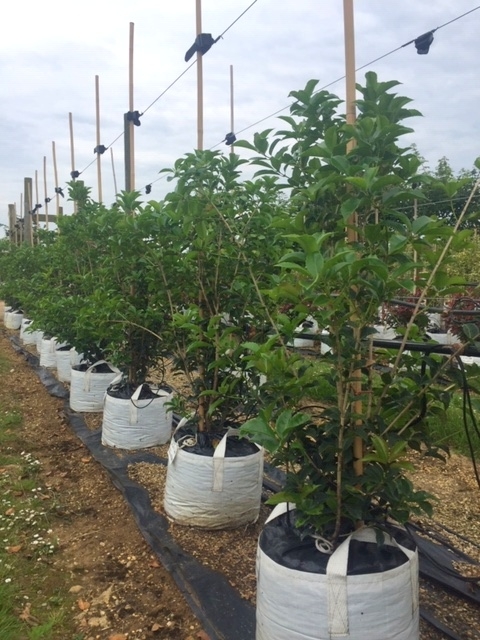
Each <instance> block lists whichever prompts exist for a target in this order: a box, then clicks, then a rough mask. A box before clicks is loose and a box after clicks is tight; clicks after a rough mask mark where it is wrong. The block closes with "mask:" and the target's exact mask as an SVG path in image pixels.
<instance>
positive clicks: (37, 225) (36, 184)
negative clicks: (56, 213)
mask: <svg viewBox="0 0 480 640" xmlns="http://www.w3.org/2000/svg"><path fill="white" fill-rule="evenodd" d="M37 204H40V200H39V197H38V171H37V170H36V169H35V229H36V230H37V231H38V227H39V222H40V220H39V217H38V216H39V211H38V207H37ZM37 242H38V235H37Z"/></svg>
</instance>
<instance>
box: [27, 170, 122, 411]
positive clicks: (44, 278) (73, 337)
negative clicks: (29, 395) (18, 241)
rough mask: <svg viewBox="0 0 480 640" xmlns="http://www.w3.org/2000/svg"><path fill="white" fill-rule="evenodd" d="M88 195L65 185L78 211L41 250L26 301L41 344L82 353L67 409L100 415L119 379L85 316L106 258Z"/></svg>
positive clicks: (97, 208)
mask: <svg viewBox="0 0 480 640" xmlns="http://www.w3.org/2000/svg"><path fill="white" fill-rule="evenodd" d="M88 193H89V190H88V189H87V188H86V187H84V186H83V184H81V183H79V182H78V183H73V184H71V185H70V189H69V194H70V197H71V198H72V199H76V200H77V202H78V203H79V207H78V212H77V214H76V215H75V216H64V217H62V218H61V219H59V221H58V226H59V232H58V233H57V234H55V235H54V236H53V237H49V239H48V242H46V243H45V246H44V247H43V248H42V251H43V253H44V254H45V259H44V261H43V264H42V266H41V268H39V269H37V270H36V271H34V272H32V274H31V281H30V285H29V290H28V295H27V296H26V304H27V305H28V308H29V309H31V313H32V316H33V318H34V322H33V325H32V326H33V328H34V329H40V330H41V331H43V332H44V336H43V340H45V341H47V340H52V339H53V338H55V344H67V345H70V346H71V347H72V348H75V349H76V351H77V353H79V354H82V359H83V361H82V363H81V364H74V362H76V361H75V360H74V361H73V362H72V364H73V366H72V369H71V387H70V406H71V408H72V409H73V410H74V411H81V412H83V411H101V410H102V407H103V395H104V393H105V389H106V387H107V386H108V384H109V383H110V382H111V381H112V380H113V378H115V376H116V375H117V374H118V370H117V369H116V368H114V367H112V366H110V365H109V364H108V363H106V362H105V361H104V360H105V352H104V345H103V344H102V339H101V337H100V336H99V333H98V329H97V323H96V322H95V320H93V319H92V318H91V317H90V316H89V314H88V312H87V311H86V309H88V305H89V300H90V297H91V296H93V295H94V293H95V290H96V284H97V275H96V272H97V268H98V265H99V264H100V263H101V261H102V260H103V258H104V257H105V254H106V250H105V246H104V244H105V243H104V240H103V237H102V233H101V227H100V224H99V220H100V219H101V217H102V216H104V215H105V211H106V209H105V207H103V206H102V205H99V204H97V203H94V202H92V201H90V200H89V198H88ZM39 250H40V247H39V246H36V247H34V251H39ZM43 340H42V342H43ZM42 342H40V345H41V344H42Z"/></svg>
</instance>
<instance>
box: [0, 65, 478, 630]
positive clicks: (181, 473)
mask: <svg viewBox="0 0 480 640" xmlns="http://www.w3.org/2000/svg"><path fill="white" fill-rule="evenodd" d="M396 84H397V83H395V82H388V83H382V82H379V81H378V79H377V77H376V75H375V74H373V73H369V74H367V76H366V84H365V86H364V87H359V91H360V93H361V96H362V98H361V100H359V101H358V109H359V112H360V113H359V117H358V120H357V123H356V124H355V125H351V124H347V123H346V121H345V117H344V115H343V114H342V113H341V111H339V105H340V100H339V99H338V98H337V97H336V96H333V95H332V94H330V93H328V92H326V91H316V82H315V81H310V82H309V83H307V85H306V87H305V88H304V89H303V90H301V91H297V92H293V93H292V97H293V104H292V106H291V110H290V115H289V116H285V117H282V120H283V123H282V124H283V128H282V129H281V130H279V131H276V132H272V131H271V130H267V131H264V132H262V133H258V134H256V135H255V136H254V141H253V143H247V142H242V141H240V142H238V143H237V146H238V147H239V148H242V147H243V148H245V147H246V148H248V149H249V150H250V151H251V152H253V154H254V157H253V159H252V160H251V161H250V165H253V166H254V167H255V166H256V167H258V171H257V174H256V176H255V177H254V178H253V179H250V180H242V178H241V169H242V165H243V164H245V163H246V161H245V160H241V159H240V158H239V157H238V156H235V155H230V156H228V157H225V156H223V155H221V154H220V153H218V152H211V151H205V152H200V151H196V152H193V153H190V154H187V155H186V156H185V157H183V158H181V159H179V160H178V161H177V163H176V164H175V166H174V167H173V169H172V170H171V171H170V175H169V178H171V179H173V180H175V184H176V186H175V189H174V190H173V191H172V192H171V193H170V194H168V195H167V196H166V198H165V199H164V200H163V201H162V202H154V201H151V202H149V203H147V204H141V203H140V201H139V196H138V194H136V193H123V194H121V195H120V196H119V197H118V201H117V203H116V204H115V205H114V206H113V207H110V208H107V207H104V206H103V205H99V204H98V203H94V202H92V201H91V200H90V197H89V193H88V190H86V189H85V187H83V185H82V184H81V183H78V182H77V183H73V184H72V185H71V197H72V198H73V199H76V200H77V202H78V203H79V205H80V206H79V207H78V213H77V214H76V215H75V216H73V217H71V218H68V217H65V218H63V219H61V220H60V222H59V233H58V234H57V235H56V236H55V237H52V236H51V235H50V234H47V235H44V236H39V244H38V245H37V246H35V247H33V248H28V247H21V248H11V247H8V248H7V247H6V246H3V247H2V253H1V255H0V280H1V281H2V288H1V289H0V292H1V293H2V295H3V297H4V298H8V297H9V296H11V295H12V294H13V293H14V294H15V295H16V296H17V297H18V302H19V304H20V305H21V306H22V308H24V310H25V311H26V312H28V314H31V316H32V317H33V318H34V328H35V326H36V325H37V324H38V326H39V327H40V328H41V329H42V330H43V331H46V332H48V333H49V334H50V335H52V336H56V337H57V339H58V340H60V341H62V342H66V343H68V344H69V345H72V346H74V347H75V348H76V349H77V351H78V352H79V353H82V354H84V358H85V359H86V361H87V362H86V365H85V366H92V365H94V364H95V362H97V361H98V360H107V361H108V362H109V363H112V364H113V365H114V366H116V367H118V369H119V370H120V371H122V372H123V377H122V380H121V381H119V382H120V385H121V388H120V389H119V387H118V383H117V384H116V387H115V390H114V393H117V394H119V395H122V397H124V398H131V396H132V395H133V394H134V393H136V392H138V389H139V388H141V389H142V390H144V391H143V392H144V393H145V397H144V396H142V395H140V394H141V393H142V391H140V394H139V395H138V397H137V398H135V399H134V400H133V403H136V402H137V401H138V400H140V399H142V400H144V402H145V404H148V402H149V401H150V400H151V399H152V398H150V397H149V396H148V393H149V392H150V393H152V394H153V395H158V391H159V389H160V390H162V387H161V386H160V388H159V387H158V386H157V387H154V388H153V390H152V386H150V387H149V392H147V391H146V388H147V386H146V385H147V384H148V380H149V374H150V372H151V370H152V368H155V370H156V374H157V376H158V374H159V372H160V374H161V371H162V366H164V363H165V362H166V361H167V360H168V361H169V362H171V363H172V366H173V368H174V370H176V371H178V372H181V373H182V375H183V376H184V379H185V380H186V381H187V382H188V386H189V389H190V391H189V393H188V394H187V395H185V396H183V397H180V396H179V395H175V394H173V395H172V397H171V398H169V400H170V406H171V407H172V408H173V409H174V410H175V412H176V413H178V414H179V415H180V416H184V419H181V420H180V422H179V424H178V425H177V427H176V430H175V433H174V435H173V438H172V443H171V445H170V451H169V466H168V473H167V489H166V494H165V509H166V511H167V513H168V514H170V515H171V516H172V517H173V518H175V519H177V520H178V521H179V522H180V523H190V524H194V525H196V526H202V527H207V528H215V527H226V526H238V525H239V524H243V523H246V522H250V521H252V520H254V519H255V518H256V517H258V511H259V501H260V493H261V474H262V464H263V463H262V449H263V448H265V449H266V450H267V451H268V452H269V454H270V459H271V461H272V462H273V463H274V464H276V465H278V466H280V467H281V469H282V470H283V471H284V473H285V485H284V488H283V490H282V491H281V492H280V493H279V494H277V495H275V496H274V497H273V498H271V500H270V503H272V504H278V505H279V506H278V507H277V508H276V509H278V511H277V510H276V511H275V514H274V517H273V518H272V519H271V521H270V522H268V523H267V524H266V526H265V529H264V532H263V533H262V536H261V539H260V542H259V555H258V576H259V584H258V609H257V611H258V614H257V639H258V640H282V639H285V640H287V638H288V640H291V638H296V639H299V640H300V639H302V638H313V637H315V638H330V637H332V635H333V636H334V635H347V636H348V634H350V635H349V637H351V638H363V637H365V631H364V630H365V629H368V634H369V637H370V638H372V639H373V640H375V639H378V640H384V639H385V638H386V637H396V638H399V639H405V640H407V639H409V640H410V639H412V638H416V637H418V585H417V584H416V578H415V576H417V571H418V567H417V556H416V552H415V550H414V549H412V545H411V543H410V542H409V540H408V539H407V538H406V536H405V532H404V531H403V530H402V529H401V528H400V527H399V525H400V524H402V523H405V522H406V521H407V520H408V518H409V517H410V516H411V515H412V514H415V513H419V512H422V511H423V512H425V511H426V512H427V513H429V512H430V510H431V506H430V502H429V497H428V496H427V495H426V494H424V493H423V492H419V491H416V490H415V488H414V487H413V486H412V484H411V483H410V481H409V480H408V479H407V477H406V471H407V470H408V469H409V464H408V461H407V459H406V458H407V453H408V451H409V449H411V448H414V449H416V450H421V451H423V452H424V453H426V454H430V455H437V454H438V448H437V447H436V446H435V443H432V442H430V440H429V436H428V417H429V415H431V414H432V413H435V412H439V411H444V410H445V409H446V407H447V406H448V402H449V393H447V392H446V390H445V388H444V387H442V386H441V385H440V384H439V379H440V377H441V376H442V377H444V376H447V375H449V372H450V369H449V360H448V359H442V360H440V359H438V360H437V359H435V357H429V358H428V365H429V366H428V367H424V366H422V367H421V366H420V362H421V360H422V356H421V354H419V353H415V352H412V353H405V352H404V351H403V350H402V349H400V350H398V351H397V350H395V351H394V350H384V352H383V354H382V362H383V363H384V364H387V365H388V367H386V368H384V369H382V370H381V371H380V372H379V371H377V370H376V369H375V366H374V365H375V357H374V353H373V350H372V341H371V337H372V335H374V333H375V329H374V325H375V324H376V321H377V315H378V309H379V307H381V306H382V305H385V304H390V303H391V302H392V301H393V300H395V298H396V296H397V295H398V291H401V290H407V291H409V292H410V293H414V292H415V291H418V292H419V297H418V298H417V300H418V301H419V302H418V305H417V306H418V308H416V309H415V310H414V313H413V316H412V318H410V320H409V323H408V324H407V327H406V330H405V332H404V338H405V340H406V339H407V338H409V339H410V338H413V339H414V338H415V337H418V336H419V334H418V333H416V330H415V324H414V319H415V317H416V316H417V315H418V314H419V312H420V310H421V304H422V301H423V300H425V299H426V297H427V296H428V297H429V298H432V297H433V298H437V297H439V296H441V295H443V294H444V293H445V292H446V291H448V285H449V280H448V277H447V274H446V269H445V264H446V262H447V261H448V252H447V250H449V249H453V250H454V249H455V247H456V246H459V245H460V244H461V245H462V246H464V245H465V242H466V241H467V240H466V239H467V235H468V233H467V232H461V233H457V232H456V229H454V228H451V227H449V226H447V225H445V224H444V223H442V222H440V221H438V220H436V219H435V218H430V217H426V216H422V217H419V218H417V219H415V220H412V219H410V218H409V217H408V216H407V215H406V214H405V212H404V209H405V205H406V204H408V203H409V202H410V201H411V200H412V199H413V198H420V197H422V194H421V192H420V191H419V190H418V189H416V188H415V185H416V184H418V182H419V180H420V179H421V177H420V176H419V175H418V170H419V161H418V158H417V156H416V154H415V153H413V152H411V150H409V149H408V148H402V147H400V146H399V144H398V140H399V138H400V137H401V136H402V135H404V134H405V133H408V132H410V129H408V128H407V127H406V126H405V125H404V124H403V121H404V120H405V119H406V118H408V117H410V116H412V115H416V114H417V112H416V111H415V110H413V109H408V108H406V105H407V104H408V102H409V101H408V99H406V98H403V97H401V96H398V95H396V94H395V93H393V92H392V91H391V90H392V88H393V87H395V85H396ZM352 140H354V141H355V144H354V145H352V143H351V142H352ZM453 195H454V194H453ZM452 197H453V196H452ZM346 230H347V231H346ZM13 255H15V256H16V258H15V259H16V260H18V259H19V258H18V256H19V255H21V256H23V257H25V258H24V259H25V261H26V262H27V261H30V263H29V264H31V265H37V266H36V267H35V266H33V267H31V268H30V272H29V277H28V278H22V279H19V278H18V274H17V273H16V271H15V269H13V270H12V269H10V268H7V267H4V265H8V264H11V262H9V261H11V260H12V256H13ZM22 259H23V258H20V262H22ZM4 269H5V270H4ZM19 285H21V287H20V286H19ZM22 287H23V290H22V291H20V290H19V289H20V288H22ZM7 294H8V295H7ZM7 302H8V300H7ZM309 318H314V320H315V323H317V325H318V331H319V333H320V334H321V340H322V343H324V345H325V347H326V348H325V349H324V350H323V353H324V355H323V356H322V359H321V360H316V359H314V358H311V357H310V356H309V354H304V353H301V352H299V351H297V350H292V349H291V347H290V346H289V344H292V343H293V341H294V339H295V336H296V335H297V334H296V329H297V328H298V327H299V326H301V325H302V324H303V323H304V322H305V321H306V320H307V319H309ZM468 337H469V338H470V339H471V340H474V339H475V336H473V334H470V335H469V336H468ZM163 391H165V392H166V393H169V391H170V390H167V389H163ZM128 403H130V404H132V401H131V399H129V400H128V402H127V404H128ZM140 412H141V409H140V410H139V411H138V413H140ZM241 423H243V426H241ZM239 426H240V431H238V427H239ZM239 436H242V437H239ZM107 444H115V443H112V442H108V443H107ZM193 454H198V455H195V458H199V459H200V462H198V463H197V462H196V463H195V465H193V463H192V460H193V458H194V455H193ZM228 460H230V461H231V462H232V466H233V467H238V470H239V471H240V476H237V475H234V474H233V472H232V471H231V467H230V466H229V465H227V464H226V461H228ZM239 477H240V478H241V479H240V480H239V479H238V478H239ZM348 557H350V560H348ZM367 558H368V560H367ZM352 574H357V575H352ZM397 574H398V577H399V582H397V583H395V582H392V583H391V584H392V585H393V587H392V591H391V592H390V593H389V594H387V593H386V592H385V591H383V597H384V598H385V599H383V600H382V599H381V597H380V592H381V591H382V589H383V588H382V587H380V584H381V583H382V578H385V576H387V577H389V576H397ZM292 578H293V580H294V581H295V585H296V586H295V594H296V595H295V605H294V606H292V601H291V599H292V598H291V587H290V582H289V580H290V579H292ZM383 583H385V580H384V579H383ZM398 593H401V594H402V596H401V597H400V598H399V596H398Z"/></svg>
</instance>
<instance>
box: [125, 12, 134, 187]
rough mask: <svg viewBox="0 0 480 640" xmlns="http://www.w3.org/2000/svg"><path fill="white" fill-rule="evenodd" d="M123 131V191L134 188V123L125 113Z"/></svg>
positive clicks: (130, 66) (130, 105) (130, 69)
mask: <svg viewBox="0 0 480 640" xmlns="http://www.w3.org/2000/svg"><path fill="white" fill-rule="evenodd" d="M134 26H135V25H134V24H133V22H131V23H130V41H129V49H128V51H129V56H128V76H129V77H128V110H129V112H130V113H133V35H134ZM123 123H124V131H125V135H124V138H125V191H133V190H134V189H135V160H134V159H135V135H134V126H135V125H134V124H133V121H132V120H129V119H128V117H127V114H125V116H124V121H123Z"/></svg>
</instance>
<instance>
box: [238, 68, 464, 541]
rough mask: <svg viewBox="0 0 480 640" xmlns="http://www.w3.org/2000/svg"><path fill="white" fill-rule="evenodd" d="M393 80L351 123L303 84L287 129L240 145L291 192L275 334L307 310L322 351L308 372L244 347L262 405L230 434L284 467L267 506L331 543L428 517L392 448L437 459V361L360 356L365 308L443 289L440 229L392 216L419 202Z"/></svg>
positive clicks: (440, 403) (267, 351) (446, 233)
mask: <svg viewBox="0 0 480 640" xmlns="http://www.w3.org/2000/svg"><path fill="white" fill-rule="evenodd" d="M397 84H398V83H396V82H389V83H381V82H379V81H378V80H377V77H376V75H375V74H373V73H368V74H367V76H366V85H365V87H359V91H360V93H361V95H362V99H361V100H360V101H359V102H358V107H359V116H358V120H357V122H356V124H355V125H347V124H346V123H345V119H344V116H343V115H341V114H338V112H337V107H338V105H339V101H338V99H336V98H335V97H334V96H332V95H330V94H328V93H327V92H319V93H315V91H314V89H315V83H313V82H310V83H309V84H307V86H306V88H305V90H304V91H299V92H295V93H294V94H292V95H293V96H294V97H295V98H296V102H295V103H294V104H293V105H292V108H291V116H289V117H286V118H283V120H284V121H285V122H286V123H287V125H288V129H283V130H281V131H277V132H276V133H274V134H272V133H271V132H265V133H264V134H262V135H261V136H259V137H257V138H256V139H255V140H254V143H253V145H251V144H250V143H248V144H244V146H246V147H249V148H250V149H255V151H256V152H257V153H258V154H259V155H257V156H256V159H255V160H254V162H255V163H256V164H258V165H259V166H261V167H262V169H261V172H262V173H264V172H268V173H269V174H271V175H276V176H277V177H278V183H279V184H280V180H281V178H280V174H282V175H283V176H284V178H283V182H282V184H284V185H285V186H288V187H289V188H291V189H292V199H291V202H290V206H291V209H290V216H289V217H288V221H287V222H286V219H285V216H284V217H283V219H282V221H281V222H277V223H276V224H277V226H278V227H282V228H283V229H284V232H285V235H284V239H285V240H286V241H287V242H288V243H289V248H288V249H287V250H286V251H284V252H283V254H282V256H281V257H280V259H279V261H278V270H279V271H278V279H277V283H276V286H275V287H273V288H271V289H270V291H269V295H270V297H271V298H272V299H273V300H275V302H276V304H277V305H278V309H279V312H278V314H277V315H276V317H275V321H276V325H277V329H278V333H279V334H283V335H287V336H290V337H292V336H293V334H292V327H295V326H298V325H300V323H301V322H302V321H303V320H305V318H307V316H309V315H311V316H313V317H314V318H315V320H316V321H317V322H318V325H319V330H320V331H322V330H324V331H325V332H328V333H327V334H326V335H324V336H322V338H321V339H322V341H323V342H324V343H326V344H328V346H329V347H330V348H331V350H330V352H329V353H328V354H327V355H325V356H324V365H325V366H324V368H323V369H320V370H319V369H318V367H317V366H316V365H315V363H314V362H312V360H311V358H308V357H305V356H302V355H300V354H292V353H290V352H288V351H287V350H286V349H285V348H284V347H283V346H282V344H281V342H280V341H279V340H278V339H275V338H272V339H270V341H269V342H266V343H264V344H263V345H260V346H258V345H251V346H250V351H251V355H250V360H251V362H252V363H254V364H255V366H256V367H258V368H259V369H260V370H261V371H262V372H263V373H264V374H265V375H266V377H267V381H266V383H265V384H264V386H263V387H262V399H263V408H262V410H261V411H260V412H259V415H258V416H256V417H255V418H253V419H251V420H250V421H248V422H247V424H246V425H245V427H244V433H245V434H248V435H249V436H250V437H252V438H253V439H254V440H256V441H258V442H259V443H260V444H263V445H264V446H265V447H266V448H267V449H268V450H269V451H270V452H271V453H272V456H273V460H274V462H276V463H277V464H279V465H282V466H283V467H284V468H286V470H287V484H286V487H285V490H284V491H283V492H282V493H281V494H279V495H277V496H275V498H274V499H273V501H274V502H278V501H282V500H288V501H291V502H294V503H296V505H297V513H298V514H299V519H298V522H299V524H300V525H303V526H305V527H307V529H310V530H315V531H321V532H322V535H327V536H329V537H331V538H332V539H333V540H336V539H337V537H338V534H339V531H340V528H341V527H343V526H344V525H345V523H350V526H352V527H353V526H354V525H355V522H356V521H358V520H363V521H377V522H378V521H382V520H384V519H385V518H387V517H393V518H395V519H397V520H399V521H402V522H403V521H405V520H407V519H408V517H409V516H410V514H412V513H416V512H419V511H422V510H424V511H427V512H428V511H429V510H430V505H429V502H428V499H427V496H426V495H425V494H424V493H422V492H418V491H416V490H415V489H414V487H413V486H412V484H411V483H410V482H409V481H408V480H407V479H406V477H405V471H406V470H407V469H408V464H407V463H406V461H405V458H406V452H407V451H408V450H409V449H410V448H414V449H417V450H420V449H423V450H427V451H429V452H430V453H432V454H434V455H437V449H436V448H435V447H434V446H433V445H432V443H430V442H429V441H428V436H427V429H426V427H425V421H426V420H428V417H429V415H433V414H435V413H436V412H439V411H442V410H444V409H445V407H446V406H447V405H448V402H449V394H448V393H446V392H445V390H444V388H443V387H442V386H441V385H440V384H439V383H438V380H439V377H440V375H447V374H448V366H446V364H445V363H446V360H443V361H440V360H439V359H438V358H435V357H428V358H425V359H424V360H423V361H422V356H421V354H420V353H411V354H409V353H408V352H406V351H404V349H400V350H399V351H398V350H393V349H392V350H386V349H383V350H382V351H380V352H379V351H376V352H375V356H373V352H372V350H371V346H370V345H371V340H370V338H371V336H372V334H373V332H374V330H373V326H374V324H376V322H377V318H378V310H379V307H380V306H381V305H382V304H384V303H388V302H389V301H390V300H392V299H393V298H395V295H396V294H397V292H398V291H399V290H405V291H407V292H411V293H413V292H414V291H415V290H420V291H421V292H422V295H423V296H437V295H439V294H440V293H441V292H442V291H443V290H444V288H445V287H446V286H447V285H448V277H447V275H446V272H445V269H444V268H443V267H442V265H441V258H442V253H443V250H444V248H445V246H446V243H447V242H449V243H451V242H452V234H453V229H452V227H449V226H447V225H445V224H443V223H442V222H440V221H438V220H437V219H436V218H434V217H428V216H419V217H418V218H417V219H415V220H412V219H410V218H409V217H408V216H406V215H405V213H404V212H403V210H402V206H404V204H405V202H408V201H411V200H412V199H413V198H415V197H421V195H420V194H419V193H418V189H417V180H418V176H417V170H418V168H419V166H420V161H419V159H418V157H417V156H416V154H415V153H414V152H413V151H412V150H411V149H409V148H402V147H401V146H400V145H399V138H400V137H401V136H402V135H404V134H405V133H408V132H410V129H409V128H407V127H406V126H404V125H403V120H404V119H405V118H408V117H411V116H414V115H417V112H416V111H415V110H412V109H407V108H406V105H407V104H408V103H409V102H410V101H409V100H408V99H407V98H404V97H401V96H398V95H396V94H395V93H392V92H391V89H392V88H393V87H395V86H396V85H397ZM265 141H267V143H266V144H265ZM285 142H287V143H288V147H282V146H281V145H282V144H284V143H285ZM285 178H286V180H285ZM413 337H417V338H419V337H420V339H421V336H419V335H418V329H417V328H416V327H415V326H414V319H412V322H411V326H409V327H408V328H407V331H406V336H405V338H413ZM376 365H381V366H382V367H383V368H382V369H378V368H376ZM354 442H356V446H357V450H358V447H359V450H360V451H362V452H363V453H362V454H360V458H361V461H359V460H358V459H357V460H355V459H354V453H353V451H354V449H353V445H354ZM354 463H355V464H354Z"/></svg>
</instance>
